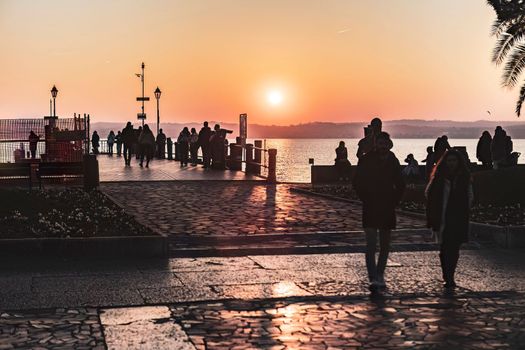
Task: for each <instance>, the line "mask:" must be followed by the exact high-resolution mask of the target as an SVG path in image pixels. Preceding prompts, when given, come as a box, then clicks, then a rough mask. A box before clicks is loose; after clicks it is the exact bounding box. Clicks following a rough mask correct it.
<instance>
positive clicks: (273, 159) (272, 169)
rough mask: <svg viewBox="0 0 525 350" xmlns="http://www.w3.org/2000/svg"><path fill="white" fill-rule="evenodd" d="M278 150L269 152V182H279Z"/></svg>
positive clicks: (272, 149)
mask: <svg viewBox="0 0 525 350" xmlns="http://www.w3.org/2000/svg"><path fill="white" fill-rule="evenodd" d="M276 173H277V150H276V149H275V148H270V149H269V150H268V182H270V183H276V182H277V174H276Z"/></svg>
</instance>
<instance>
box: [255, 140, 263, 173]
mask: <svg viewBox="0 0 525 350" xmlns="http://www.w3.org/2000/svg"><path fill="white" fill-rule="evenodd" d="M253 143H254V145H255V149H254V157H253V160H254V163H255V164H253V170H254V172H255V174H257V175H261V164H262V147H263V142H262V140H255V141H254V142H253Z"/></svg>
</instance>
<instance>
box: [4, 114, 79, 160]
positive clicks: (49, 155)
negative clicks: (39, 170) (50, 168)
mask: <svg viewBox="0 0 525 350" xmlns="http://www.w3.org/2000/svg"><path fill="white" fill-rule="evenodd" d="M88 127H89V118H85V117H80V116H79V117H76V116H75V117H73V118H60V119H56V118H55V119H53V118H51V119H44V118H40V119H0V163H15V162H21V161H25V160H28V159H31V158H33V159H37V160H39V161H41V162H80V161H81V160H82V156H83V154H84V153H85V151H86V150H87V148H86V146H87V142H88V139H87V130H88ZM31 132H33V133H34V134H35V135H36V136H34V137H33V140H32V142H31V141H30V134H31ZM31 146H34V149H33V150H34V155H33V154H32V152H31V151H32V149H31V148H32V147H31Z"/></svg>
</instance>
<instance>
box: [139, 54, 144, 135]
mask: <svg viewBox="0 0 525 350" xmlns="http://www.w3.org/2000/svg"><path fill="white" fill-rule="evenodd" d="M144 67H145V65H144V62H142V74H141V79H140V80H141V81H142V115H144ZM142 126H143V127H144V118H142Z"/></svg>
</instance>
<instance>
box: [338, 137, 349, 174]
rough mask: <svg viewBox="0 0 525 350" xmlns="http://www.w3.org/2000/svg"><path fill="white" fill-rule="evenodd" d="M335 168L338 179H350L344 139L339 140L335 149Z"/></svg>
mask: <svg viewBox="0 0 525 350" xmlns="http://www.w3.org/2000/svg"><path fill="white" fill-rule="evenodd" d="M335 169H336V171H337V175H338V177H339V181H343V180H346V181H348V180H349V179H350V161H349V160H348V150H347V148H346V146H345V143H344V141H340V142H339V147H337V148H336V149H335Z"/></svg>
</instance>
